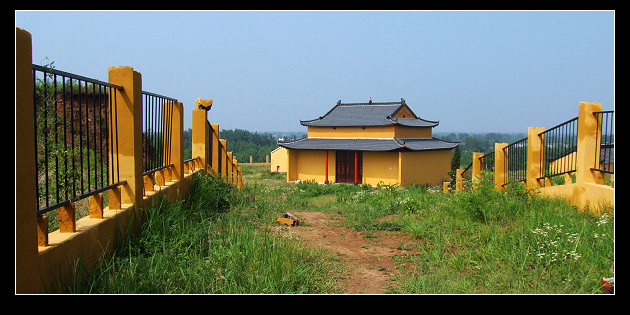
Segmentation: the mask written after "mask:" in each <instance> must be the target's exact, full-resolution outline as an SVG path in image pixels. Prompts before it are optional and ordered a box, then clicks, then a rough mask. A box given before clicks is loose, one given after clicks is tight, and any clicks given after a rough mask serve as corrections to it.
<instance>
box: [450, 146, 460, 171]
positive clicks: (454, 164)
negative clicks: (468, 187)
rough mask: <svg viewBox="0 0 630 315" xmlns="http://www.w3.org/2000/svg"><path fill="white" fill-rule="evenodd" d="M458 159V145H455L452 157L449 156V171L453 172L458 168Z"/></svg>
mask: <svg viewBox="0 0 630 315" xmlns="http://www.w3.org/2000/svg"><path fill="white" fill-rule="evenodd" d="M460 159H461V153H460V151H459V146H456V147H455V149H454V150H453V157H452V158H451V171H453V173H454V172H455V171H456V170H457V169H458V168H459V165H460V164H459V162H460Z"/></svg>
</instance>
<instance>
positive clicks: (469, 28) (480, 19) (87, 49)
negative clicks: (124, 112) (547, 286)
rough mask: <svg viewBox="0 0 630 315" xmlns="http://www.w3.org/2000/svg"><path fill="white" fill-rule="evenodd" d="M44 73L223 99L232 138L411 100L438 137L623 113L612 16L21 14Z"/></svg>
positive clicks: (190, 100) (220, 116) (220, 106)
mask: <svg viewBox="0 0 630 315" xmlns="http://www.w3.org/2000/svg"><path fill="white" fill-rule="evenodd" d="M15 25H16V26H17V27H20V28H23V29H26V30H27V31H29V32H30V33H31V34H32V40H33V63H35V64H44V63H47V61H46V60H45V58H46V57H48V59H49V60H51V61H54V62H55V63H54V65H55V67H56V68H57V69H59V70H62V71H67V72H71V73H75V74H78V75H82V76H86V77H90V78H94V79H99V80H103V81H107V69H108V67H109V66H131V67H133V68H134V69H135V70H136V71H139V72H140V73H141V74H142V79H143V83H142V84H143V90H145V91H149V92H153V93H158V94H161V95H165V96H169V97H173V98H176V99H178V100H179V101H181V102H183V103H184V107H185V117H184V125H185V128H190V127H191V116H192V114H191V111H192V109H193V108H194V106H195V100H196V99H197V98H204V99H208V98H212V99H214V105H213V107H212V109H211V111H210V112H209V116H208V117H209V120H210V121H211V122H212V123H218V124H219V125H220V127H221V128H222V129H233V128H240V129H246V130H250V131H258V132H267V131H304V132H305V131H306V127H303V126H301V125H300V123H299V121H300V119H301V120H309V119H313V118H317V117H319V116H321V115H323V114H325V113H326V112H327V111H328V110H330V109H331V108H332V107H333V106H334V105H335V104H336V103H337V100H341V101H342V102H344V103H345V102H347V103H354V102H366V101H368V99H369V98H370V97H372V100H373V101H375V102H386V101H400V98H404V99H405V101H406V102H407V104H408V105H409V106H410V107H411V109H412V110H413V111H414V112H415V113H416V114H417V115H418V116H420V117H422V118H425V119H428V120H439V121H440V125H439V126H438V127H436V128H435V129H434V132H469V133H471V132H472V133H474V132H526V131H527V127H546V128H550V127H553V126H555V125H557V124H559V123H562V122H564V121H566V120H568V119H571V118H573V117H576V116H577V114H578V104H579V102H583V101H584V102H600V103H603V107H604V109H605V110H612V109H614V105H615V103H614V100H615V99H614V96H615V89H614V82H615V66H614V65H615V55H614V45H615V12H614V11H332V12H331V11H262V12H261V11H201V12H199V11H174V12H173V11H149V12H145V11H128V12H127V11H125V12H119V11H96V12H95V11H70V12H67V11H52V12H49V11H16V12H15Z"/></svg>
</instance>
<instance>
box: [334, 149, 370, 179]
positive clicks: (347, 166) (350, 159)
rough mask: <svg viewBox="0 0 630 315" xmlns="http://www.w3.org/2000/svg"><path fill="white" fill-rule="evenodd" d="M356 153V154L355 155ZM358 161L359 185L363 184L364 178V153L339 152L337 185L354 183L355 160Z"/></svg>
mask: <svg viewBox="0 0 630 315" xmlns="http://www.w3.org/2000/svg"><path fill="white" fill-rule="evenodd" d="M355 152H356V154H355ZM355 155H356V160H357V176H356V180H357V182H356V183H357V184H361V182H362V177H363V152H361V151H339V150H338V151H337V154H336V160H337V166H336V174H335V177H336V179H337V183H354V182H355V176H354V169H355V167H354V165H355V164H354V160H355Z"/></svg>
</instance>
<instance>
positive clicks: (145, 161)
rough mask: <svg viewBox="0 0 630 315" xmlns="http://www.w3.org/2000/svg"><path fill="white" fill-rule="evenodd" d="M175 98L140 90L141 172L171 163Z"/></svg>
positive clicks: (157, 168)
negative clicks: (141, 116)
mask: <svg viewBox="0 0 630 315" xmlns="http://www.w3.org/2000/svg"><path fill="white" fill-rule="evenodd" d="M175 102H177V100H176V99H173V98H169V97H165V96H161V95H158V94H154V93H149V92H144V91H143V92H142V110H143V116H144V117H143V120H142V173H143V174H144V175H146V174H149V173H153V172H155V171H157V170H161V169H164V168H166V167H168V166H169V165H171V139H172V136H173V106H174V104H175Z"/></svg>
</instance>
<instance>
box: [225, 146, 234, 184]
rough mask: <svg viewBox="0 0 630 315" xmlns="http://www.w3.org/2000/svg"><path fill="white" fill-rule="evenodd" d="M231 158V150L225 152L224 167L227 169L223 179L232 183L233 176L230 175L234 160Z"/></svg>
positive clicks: (232, 156)
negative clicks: (225, 162)
mask: <svg viewBox="0 0 630 315" xmlns="http://www.w3.org/2000/svg"><path fill="white" fill-rule="evenodd" d="M233 159H234V155H233V153H232V151H230V152H227V159H226V161H227V164H225V167H226V170H227V171H226V172H225V175H226V176H227V177H226V178H225V179H226V180H227V181H228V183H232V184H233V183H234V180H233V178H232V177H233V176H232V175H234V160H233Z"/></svg>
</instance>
